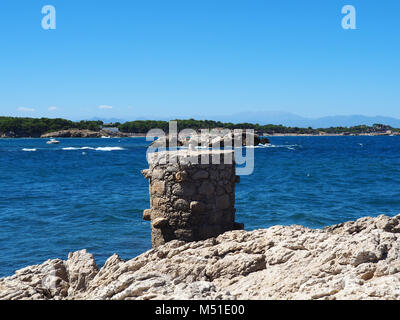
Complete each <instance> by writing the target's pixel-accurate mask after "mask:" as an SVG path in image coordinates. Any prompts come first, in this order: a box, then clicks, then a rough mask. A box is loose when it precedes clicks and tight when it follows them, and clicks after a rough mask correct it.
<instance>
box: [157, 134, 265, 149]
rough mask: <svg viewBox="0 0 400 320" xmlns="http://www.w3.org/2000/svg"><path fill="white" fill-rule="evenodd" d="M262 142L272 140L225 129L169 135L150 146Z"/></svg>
mask: <svg viewBox="0 0 400 320" xmlns="http://www.w3.org/2000/svg"><path fill="white" fill-rule="evenodd" d="M228 131H230V130H228ZM169 140H171V141H169ZM170 142H171V143H170ZM260 143H261V144H268V143H270V141H269V139H268V138H266V137H263V138H262V137H260V136H259V135H258V134H255V133H252V132H245V131H243V132H242V133H234V132H229V133H227V132H225V131H220V132H219V131H212V132H209V133H198V134H197V135H193V136H191V137H188V136H186V135H185V134H181V135H180V136H178V137H171V138H170V137H169V136H164V137H160V138H158V139H157V140H155V141H154V142H153V143H151V144H150V146H151V147H153V148H161V147H169V146H170V144H172V145H173V146H177V147H180V146H185V147H187V146H189V145H190V144H192V145H194V146H203V147H204V146H205V147H209V148H224V147H225V146H226V147H228V146H229V147H233V146H257V145H259V144H260Z"/></svg>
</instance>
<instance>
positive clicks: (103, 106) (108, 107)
mask: <svg viewBox="0 0 400 320" xmlns="http://www.w3.org/2000/svg"><path fill="white" fill-rule="evenodd" d="M112 108H113V107H112V106H106V105H101V106H99V109H103V110H105V109H112Z"/></svg>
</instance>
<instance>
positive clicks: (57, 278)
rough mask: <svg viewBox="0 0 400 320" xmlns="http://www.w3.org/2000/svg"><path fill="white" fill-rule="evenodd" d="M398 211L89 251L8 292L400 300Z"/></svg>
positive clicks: (24, 295)
mask: <svg viewBox="0 0 400 320" xmlns="http://www.w3.org/2000/svg"><path fill="white" fill-rule="evenodd" d="M399 298H400V215H397V216H395V217H387V216H384V215H381V216H379V217H376V218H371V217H365V218H361V219H359V220H357V221H353V222H346V223H342V224H339V225H335V226H331V227H327V228H324V229H309V228H305V227H302V226H297V225H292V226H273V227H271V228H269V229H260V230H255V231H250V232H249V231H243V230H242V231H229V232H226V233H224V234H222V235H220V236H218V237H216V238H210V239H207V240H203V241H198V242H189V243H185V242H183V241H178V240H174V241H171V242H168V243H166V244H165V245H162V246H159V247H157V248H154V249H152V250H149V251H147V252H145V253H143V254H141V255H140V256H138V257H136V258H133V259H131V260H129V261H124V260H122V259H121V258H120V257H119V256H118V255H116V254H114V255H113V256H111V257H110V258H109V259H108V260H107V261H106V263H105V265H104V266H103V267H102V268H101V269H100V270H99V269H98V267H97V265H96V263H95V260H94V258H93V255H91V254H89V253H88V252H87V251H86V250H81V251H77V252H74V253H70V254H69V256H68V259H67V260H65V261H63V260H60V259H53V260H48V261H46V262H44V263H43V264H41V265H35V266H29V267H26V268H24V269H21V270H18V271H16V272H15V274H14V275H13V276H10V277H6V278H2V279H0V299H3V300H4V299H68V300H75V299H140V300H147V299H285V300H286V299H399Z"/></svg>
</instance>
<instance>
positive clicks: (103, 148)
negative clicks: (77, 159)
mask: <svg viewBox="0 0 400 320" xmlns="http://www.w3.org/2000/svg"><path fill="white" fill-rule="evenodd" d="M62 150H65V151H71V150H95V151H116V150H125V149H124V148H121V147H97V148H93V147H81V148H76V147H66V148H62Z"/></svg>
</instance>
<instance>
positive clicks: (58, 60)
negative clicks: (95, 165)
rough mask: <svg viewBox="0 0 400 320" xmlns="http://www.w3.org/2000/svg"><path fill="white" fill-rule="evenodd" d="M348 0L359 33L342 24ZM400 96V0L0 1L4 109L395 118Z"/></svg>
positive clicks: (78, 114)
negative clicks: (50, 22) (46, 23)
mask: <svg viewBox="0 0 400 320" xmlns="http://www.w3.org/2000/svg"><path fill="white" fill-rule="evenodd" d="M47 4H51V5H53V6H54V7H55V8H56V13H57V16H56V17H57V29H56V30H49V31H45V30H43V29H42V27H41V20H42V17H43V15H42V13H41V8H42V6H44V5H47ZM346 4H351V5H353V6H355V8H356V10H357V30H344V29H342V27H341V19H342V17H343V15H342V14H341V8H342V6H343V5H346ZM399 98H400V1H397V0H393V1H388V0H379V1H378V0H362V1H356V0H348V1H347V0H346V1H337V0H303V1H299V0H292V1H287V0H280V1H267V0H260V1H258V0H241V1H236V0H179V1H178V0H158V1H154V0H140V1H136V0H126V1H122V0H113V1H111V0H107V1H106V0H81V1H75V0H45V1H37V0H25V1H22V0H2V1H1V2H0V114H1V115H14V116H31V117H39V116H48V117H58V116H60V117H66V118H71V119H83V118H91V117H94V116H98V117H107V118H109V117H117V118H123V119H134V118H136V117H140V116H143V115H146V116H149V117H154V118H156V117H165V116H168V115H182V116H190V115H204V116H208V117H209V118H212V116H213V115H221V114H229V113H236V112H243V111H256V110H280V111H285V112H292V113H296V114H299V115H302V116H311V117H318V116H325V115H338V114H364V115H378V114H379V115H385V116H393V117H399V118H400V105H399V102H400V99H399ZM99 106H108V107H103V108H99Z"/></svg>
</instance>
